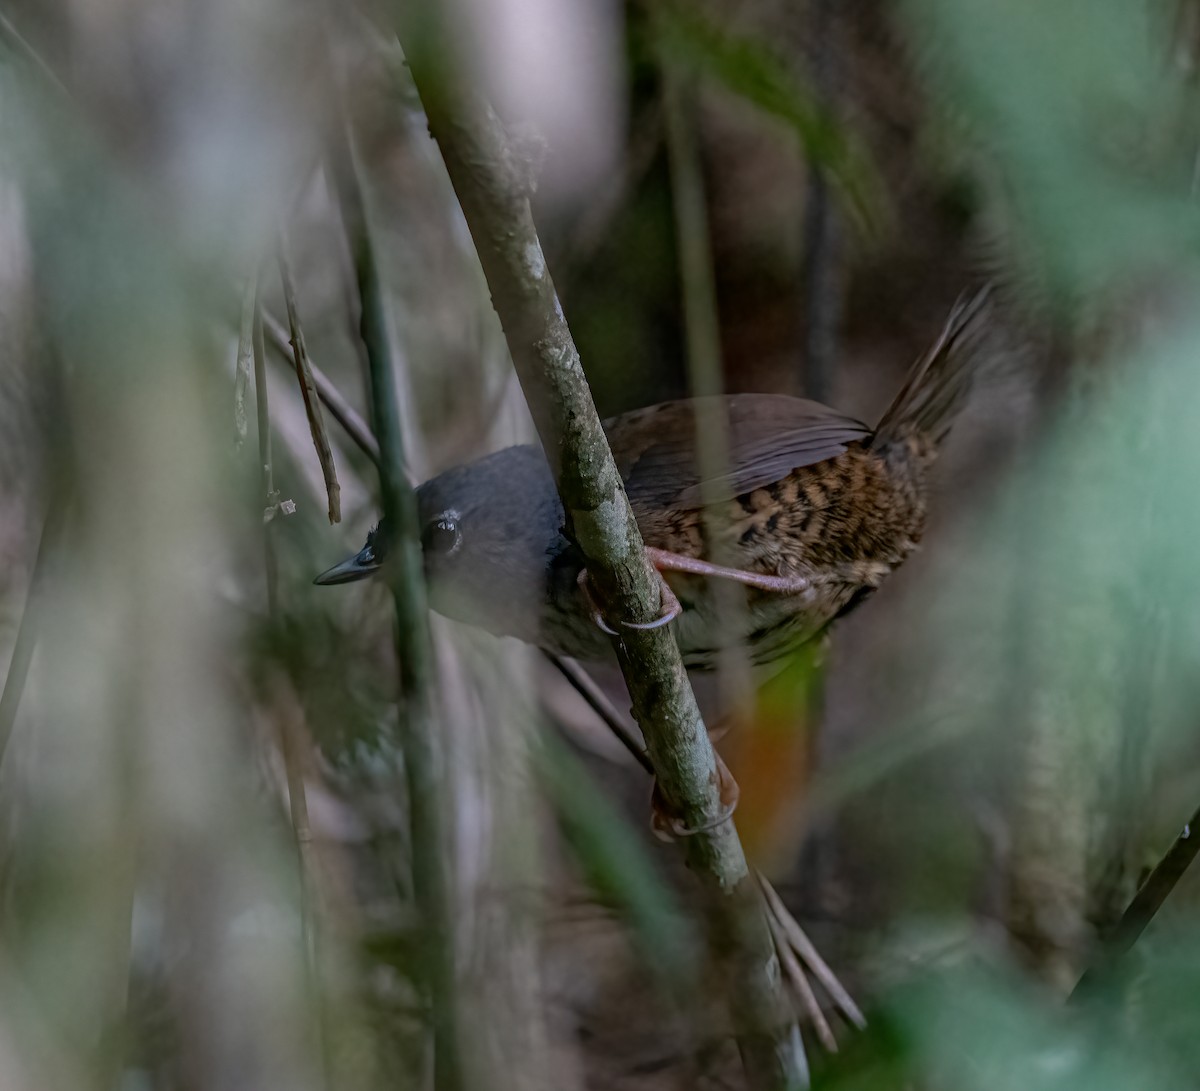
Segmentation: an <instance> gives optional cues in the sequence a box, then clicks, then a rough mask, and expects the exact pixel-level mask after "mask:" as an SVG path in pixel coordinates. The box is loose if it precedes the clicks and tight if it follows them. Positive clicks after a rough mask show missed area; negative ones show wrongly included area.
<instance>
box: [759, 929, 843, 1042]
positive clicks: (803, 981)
mask: <svg viewBox="0 0 1200 1091" xmlns="http://www.w3.org/2000/svg"><path fill="white" fill-rule="evenodd" d="M767 924H768V925H769V926H770V929H771V938H772V939H773V940H774V941H775V950H776V952H777V953H778V955H779V962H780V964H781V965H782V967H783V976H784V977H785V978H786V979H787V981H788V983H789V984H790V985H791V986H792V989H793V991H794V992H795V993H796V996H797V998H798V999H799V1001H800V1006H801V1007H802V1008H803V1009H804V1013H805V1014H806V1015H807V1016H808V1018H809V1020H810V1021H811V1022H812V1025H813V1029H814V1030H815V1031H816V1033H817V1038H818V1039H820V1042H821V1045H823V1046H824V1047H825V1048H826V1049H827V1050H829V1052H830V1053H836V1052H837V1038H835V1037H834V1035H833V1030H832V1028H831V1027H830V1026H829V1020H828V1019H826V1018H825V1013H824V1012H823V1011H822V1010H821V1005H820V1004H819V1003H818V1002H817V994H816V993H814V992H813V987H812V986H811V985H810V984H809V983H808V975H807V974H805V972H804V967H803V966H801V965H800V960H799V959H798V958H797V957H796V952H795V951H794V950H793V949H792V945H791V944H790V943H789V942H788V938H787V934H786V933H785V932H784V929H783V925H782V924H781V923H780V922H779V920H778V918H777V917H775V916H774V914H768V916H767Z"/></svg>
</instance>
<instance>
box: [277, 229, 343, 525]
mask: <svg viewBox="0 0 1200 1091" xmlns="http://www.w3.org/2000/svg"><path fill="white" fill-rule="evenodd" d="M279 278H280V280H281V281H282V282H283V300H284V303H285V304H286V306H287V316H288V327H289V329H290V331H291V345H292V360H293V362H294V363H295V365H296V379H297V381H298V382H299V383H300V394H301V396H302V397H303V398H304V410H305V412H306V413H307V414H308V427H309V431H310V432H311V433H312V440H313V446H314V447H315V448H316V450H317V459H318V460H319V461H320V463H321V473H322V475H323V476H324V478H325V493H326V495H327V496H328V498H329V521H330V522H331V523H340V522H341V521H342V490H341V486H340V485H339V484H338V479H337V468H336V467H335V466H334V464H333V448H332V447H330V445H329V434H328V433H327V432H326V431H325V421H324V419H323V418H322V416H321V402H320V397H319V395H318V394H317V386H316V383H315V381H314V380H313V374H312V363H311V361H310V360H309V358H308V348H307V347H306V346H305V344H304V330H303V329H302V328H301V326H300V313H299V309H298V308H297V306H296V286H295V284H294V282H293V281H292V271H291V266H290V264H289V262H288V256H287V238H286V236H285V235H284V233H283V232H280V234H279Z"/></svg>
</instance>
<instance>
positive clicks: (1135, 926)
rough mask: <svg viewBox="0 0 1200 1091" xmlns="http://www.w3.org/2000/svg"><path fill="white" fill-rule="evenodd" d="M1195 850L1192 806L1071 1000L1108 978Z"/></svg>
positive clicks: (1199, 815)
mask: <svg viewBox="0 0 1200 1091" xmlns="http://www.w3.org/2000/svg"><path fill="white" fill-rule="evenodd" d="M1197 853H1200V808H1197V809H1196V811H1195V813H1194V814H1193V815H1192V817H1191V818H1190V819H1189V820H1188V823H1187V825H1186V826H1184V827H1183V829H1182V830H1181V831H1180V832H1179V836H1178V837H1176V838H1175V841H1174V843H1173V844H1172V845H1171V847H1170V848H1169V849H1168V850H1167V853H1166V855H1165V856H1164V857H1163V858H1162V859H1161V860H1160V861H1159V862H1158V864H1157V865H1156V866H1155V868H1154V870H1153V871H1152V872H1150V874H1149V875H1148V876H1147V877H1146V881H1145V882H1144V883H1142V885H1141V886H1140V887H1139V888H1138V892H1137V893H1136V894H1135V895H1134V896H1133V900H1132V901H1131V902H1130V903H1129V906H1128V908H1126V910H1125V912H1124V913H1123V914H1122V915H1121V919H1120V921H1118V922H1117V925H1116V927H1115V928H1113V930H1112V931H1111V932H1110V933H1109V934H1108V935H1107V936H1106V937H1105V938H1104V939H1103V940H1102V941H1101V945H1100V953H1099V955H1098V956H1097V957H1096V959H1095V961H1094V962H1093V964H1092V965H1091V966H1089V967H1088V969H1087V970H1086V971H1085V972H1084V974H1083V976H1082V977H1081V978H1080V979H1079V983H1078V984H1077V985H1076V986H1075V988H1074V989H1073V990H1072V992H1071V1000H1073V1001H1074V1000H1080V999H1083V998H1085V997H1086V996H1088V995H1090V994H1091V993H1092V992H1094V991H1095V989H1096V987H1097V986H1098V985H1101V984H1102V983H1103V982H1104V981H1105V980H1107V979H1109V978H1110V977H1111V975H1112V972H1113V970H1114V969H1115V968H1116V966H1117V964H1118V963H1119V962H1120V960H1121V959H1122V958H1123V957H1124V956H1125V955H1126V954H1128V952H1129V951H1130V949H1131V948H1132V947H1133V945H1134V944H1135V943H1137V941H1138V940H1139V939H1140V938H1141V935H1142V933H1143V932H1144V931H1145V930H1146V928H1147V927H1148V926H1149V924H1150V922H1151V921H1152V920H1154V917H1155V915H1156V914H1157V913H1158V911H1159V910H1160V909H1161V908H1162V906H1163V903H1164V902H1165V901H1166V900H1167V898H1168V896H1169V895H1170V893H1171V891H1172V890H1174V889H1175V887H1176V885H1177V884H1178V882H1179V880H1180V879H1182V878H1183V873H1184V872H1185V871H1187V869H1188V867H1189V866H1190V865H1191V863H1192V861H1193V860H1195V858H1196V855H1197Z"/></svg>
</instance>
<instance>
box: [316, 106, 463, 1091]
mask: <svg viewBox="0 0 1200 1091" xmlns="http://www.w3.org/2000/svg"><path fill="white" fill-rule="evenodd" d="M334 137H335V140H336V141H337V145H336V146H335V147H334V149H333V151H332V154H331V156H330V160H331V161H330V168H331V170H330V173H331V175H332V177H333V180H334V183H335V187H336V189H337V194H338V203H339V206H340V209H341V213H342V223H343V225H344V227H345V230H346V235H347V241H348V242H349V245H350V251H351V253H352V255H353V258H354V269H355V274H356V277H357V281H358V293H359V299H360V302H361V315H360V321H361V325H360V335H361V337H362V342H363V346H364V348H365V350H366V355H367V367H368V373H369V375H370V380H371V403H372V411H373V417H374V422H375V435H376V436H377V437H378V439H379V451H380V458H379V478H380V486H381V489H382V493H383V497H382V499H383V514H384V518H385V519H386V520H387V522H388V527H389V528H390V533H391V535H393V536H394V537H393V538H392V540H393V541H394V542H395V543H396V548H395V549H394V551H393V550H392V549H389V563H388V565H387V566H386V567H385V572H384V574H385V576H386V578H387V580H388V583H389V585H390V587H391V591H392V601H393V604H394V606H395V610H396V652H397V658H398V661H399V675H400V691H401V698H402V700H401V705H400V710H401V711H400V727H401V743H402V747H403V753H404V769H405V774H406V776H407V784H408V796H409V816H410V817H409V822H410V828H411V834H412V839H411V844H412V870H413V890H414V894H415V896H416V901H417V908H418V911H419V913H420V917H421V928H422V931H423V934H424V943H423V944H422V945H421V949H420V954H421V961H420V970H421V974H422V977H423V979H424V985H425V987H426V989H427V990H428V992H429V999H430V1006H431V1013H432V1019H433V1046H434V1086H435V1087H436V1088H437V1091H459V1089H461V1088H463V1087H465V1086H466V1085H467V1081H466V1066H465V1064H464V1058H463V1049H464V1047H465V1045H466V1041H465V1039H464V1038H463V1037H462V1036H461V1034H460V1032H459V1025H458V1002H457V988H456V980H455V977H456V975H455V942H454V934H455V933H454V925H455V918H456V914H455V911H454V899H453V894H452V890H451V880H450V875H451V868H450V866H449V862H448V857H449V854H450V839H449V838H448V836H447V832H446V829H445V825H446V822H445V815H446V805H445V801H444V799H443V798H442V786H443V785H444V783H445V776H444V773H443V757H442V753H441V745H440V739H441V734H440V732H439V731H438V725H437V723H436V717H435V714H434V706H433V682H434V661H433V646H432V639H431V636H430V632H429V614H428V606H427V603H426V590H425V574H424V567H423V564H422V559H421V544H420V528H419V525H418V513H417V499H416V493H415V492H414V491H413V487H412V484H411V482H410V481H409V477H408V473H407V469H406V466H405V457H404V432H403V427H402V424H401V420H400V400H399V395H398V392H397V390H396V366H395V352H394V348H393V345H392V335H391V329H390V323H389V316H388V310H387V302H386V294H385V290H384V285H383V282H382V280H381V278H380V275H379V267H378V264H377V261H376V257H375V249H374V244H373V239H372V236H371V230H370V224H369V220H368V214H367V208H366V201H365V198H364V196H363V187H362V183H361V180H360V178H359V175H358V169H357V163H356V161H355V155H354V143H353V136H352V134H351V132H350V130H349V126H348V125H346V127H344V128H339V129H337V131H336V133H335V134H334ZM393 552H394V556H393Z"/></svg>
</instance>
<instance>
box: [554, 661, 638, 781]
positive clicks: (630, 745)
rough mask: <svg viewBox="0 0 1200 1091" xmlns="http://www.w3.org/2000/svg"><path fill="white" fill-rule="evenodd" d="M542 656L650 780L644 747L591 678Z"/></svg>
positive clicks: (571, 664) (571, 665) (577, 668)
mask: <svg viewBox="0 0 1200 1091" xmlns="http://www.w3.org/2000/svg"><path fill="white" fill-rule="evenodd" d="M542 654H543V655H544V656H545V657H546V658H547V659H548V660H549V661H550V662H551V663H552V664H553V666H554V668H555V670H557V671H558V672H559V674H561V675H562V676H563V677H564V678H565V679H566V680H567V681H568V682H570V683H571V685H572V686H573V687H574V688H575V692H576V693H578V694H579V696H580V697H582V698H583V699H584V701H586V702H587V705H588V707H589V708H590V709H591V710H592V711H593V712H594V713H595V714H596V715H597V716H599V717H600V719H601V720H602V721H603V722H604V724H605V726H606V727H607V728H608V729H609V731H611V732H612V733H613V734H614V735H615V736H616V737H617V739H618V740H619V741H620V743H621V744H622V745H623V746H624V747H625V749H626V750H628V751H629V753H630V754H632V755H633V758H634V760H635V761H636V762H637V763H638V765H640V766H641V767H642V768H643V769H644V770H645V771H646V772H647V773H649V774H650V775H651V776H654V765H653V764H652V763H651V761H650V755H649V754H647V753H646V748H645V746H643V745H642V742H641V740H640V739H639V738H638V737H637V736H636V735H635V734H634V732H633V729H632V728H631V727H630V726H629V725H628V724H627V723H626V722H625V720H624V718H623V717H622V716H621V714H620V713H619V712H618V711H617V710H616V709H615V708H613V705H612V702H611V701H610V700H609V699H608V698H607V697H606V696H605V694H604V691H603V690H602V689H601V688H600V687H599V686H598V685H596V683H595V682H594V681H592V676H591V675H590V674H588V672H587V671H585V670H584V669H583V668H582V667H581V666H580V665H579V664H578V663H575V662H573V661H572V660H570V659H564V658H563V657H562V656H560V655H555V654H554V652H548V651H545V650H543V652H542Z"/></svg>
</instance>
